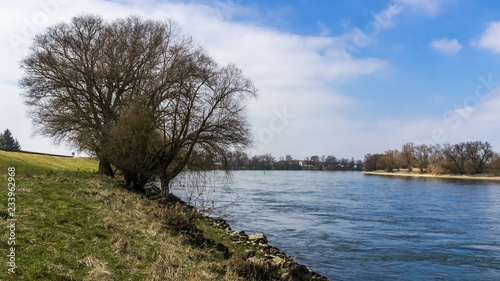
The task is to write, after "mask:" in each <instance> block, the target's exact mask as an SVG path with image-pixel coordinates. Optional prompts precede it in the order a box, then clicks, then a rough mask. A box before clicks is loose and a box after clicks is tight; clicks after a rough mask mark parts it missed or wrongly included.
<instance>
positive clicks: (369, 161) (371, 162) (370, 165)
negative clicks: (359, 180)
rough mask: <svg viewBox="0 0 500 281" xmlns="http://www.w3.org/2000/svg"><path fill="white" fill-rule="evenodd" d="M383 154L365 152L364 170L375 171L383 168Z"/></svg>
mask: <svg viewBox="0 0 500 281" xmlns="http://www.w3.org/2000/svg"><path fill="white" fill-rule="evenodd" d="M383 157H384V155H383V154H380V153H376V154H370V153H368V154H366V155H365V160H364V165H363V166H364V167H363V168H364V170H365V171H376V170H384V169H385V166H383V165H382V162H383V161H382V160H383Z"/></svg>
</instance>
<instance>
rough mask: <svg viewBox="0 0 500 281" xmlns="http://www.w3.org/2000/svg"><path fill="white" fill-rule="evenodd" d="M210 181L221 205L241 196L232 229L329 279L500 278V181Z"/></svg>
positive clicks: (255, 176) (299, 176)
mask: <svg viewBox="0 0 500 281" xmlns="http://www.w3.org/2000/svg"><path fill="white" fill-rule="evenodd" d="M212 187H213V188H214V189H215V190H216V193H215V194H214V195H216V197H217V200H218V202H219V203H218V204H224V203H227V202H231V200H233V199H234V196H235V195H236V194H238V196H239V200H238V201H237V202H236V203H235V204H234V205H233V206H232V207H231V208H230V209H229V210H228V212H229V213H230V215H229V216H228V217H226V221H227V222H228V223H229V224H230V225H231V227H232V228H233V230H237V231H239V230H244V231H245V232H246V233H247V234H252V233H260V232H263V233H264V234H265V235H266V236H267V237H268V239H269V244H270V245H274V246H277V247H278V248H280V250H281V251H284V252H285V253H286V254H287V255H288V256H295V255H298V257H297V258H296V260H297V261H298V262H300V263H302V264H305V265H307V266H308V267H310V268H311V269H313V270H314V271H316V272H318V273H320V274H322V275H324V276H326V277H328V278H329V279H331V280H500V182H489V181H471V180H443V179H430V178H415V177H411V178H410V177H408V178H406V177H384V176H373V175H365V174H363V173H360V172H327V171H266V172H265V173H264V172H263V171H236V172H233V174H232V181H231V182H230V183H229V184H228V185H227V184H226V185H225V187H223V186H222V185H219V186H218V185H217V184H216V183H212V186H211V187H210V188H212ZM174 194H176V195H179V196H180V197H185V196H186V194H185V191H184V190H182V189H179V188H174Z"/></svg>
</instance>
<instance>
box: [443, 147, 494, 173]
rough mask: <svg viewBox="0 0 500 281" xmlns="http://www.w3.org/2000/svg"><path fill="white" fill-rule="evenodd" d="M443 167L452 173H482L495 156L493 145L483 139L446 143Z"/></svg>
mask: <svg viewBox="0 0 500 281" xmlns="http://www.w3.org/2000/svg"><path fill="white" fill-rule="evenodd" d="M443 156H444V162H443V168H444V169H445V170H447V171H448V172H450V173H452V174H462V175H464V174H471V175H472V174H478V173H482V172H483V171H484V169H485V167H486V164H488V162H489V161H490V160H491V159H492V158H493V156H494V152H493V150H492V147H491V145H490V144H489V143H488V142H486V143H483V142H481V141H475V142H461V143H457V144H454V145H450V144H446V145H445V146H444V149H443Z"/></svg>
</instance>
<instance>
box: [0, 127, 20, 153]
mask: <svg viewBox="0 0 500 281" xmlns="http://www.w3.org/2000/svg"><path fill="white" fill-rule="evenodd" d="M0 148H4V149H9V150H21V145H19V142H18V141H17V139H14V137H12V133H11V132H10V131H9V129H6V130H5V131H4V132H3V133H2V134H0Z"/></svg>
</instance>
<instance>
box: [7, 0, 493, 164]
mask: <svg viewBox="0 0 500 281" xmlns="http://www.w3.org/2000/svg"><path fill="white" fill-rule="evenodd" d="M13 2H15V3H13ZM89 12H91V13H96V14H99V15H101V16H103V17H105V18H107V19H113V18H116V17H125V16H127V15H131V14H136V15H141V16H143V17H144V18H154V19H165V18H167V17H169V18H172V19H174V20H176V21H177V22H178V23H179V24H180V25H181V26H182V27H183V30H184V31H185V32H187V33H189V34H190V35H192V36H193V38H194V39H195V40H196V41H198V42H199V43H200V45H203V46H204V47H205V48H206V49H207V51H208V52H209V53H210V54H211V55H212V56H213V57H214V58H215V59H216V60H217V61H219V62H220V63H222V64H225V63H236V64H237V65H238V66H239V67H240V68H241V69H243V71H244V73H245V74H246V75H247V76H248V77H250V78H251V79H252V80H253V81H254V83H255V86H256V87H257V88H258V89H259V97H258V98H257V99H255V100H252V101H250V102H249V105H248V113H249V118H250V120H251V122H252V125H253V135H254V139H255V146H254V147H253V149H251V150H249V153H251V154H263V153H272V154H273V155H275V156H277V157H279V156H284V155H285V154H291V155H292V156H293V157H295V158H304V157H306V156H311V155H322V154H327V155H329V154H331V155H335V156H337V157H345V158H350V157H351V156H354V157H355V158H358V159H360V158H362V157H363V156H364V155H365V154H366V153H377V152H383V151H385V150H387V149H393V148H400V147H401V145H402V144H404V143H406V142H415V143H429V144H434V143H447V142H450V143H453V142H458V141H467V140H483V141H489V142H490V143H491V144H492V145H493V147H494V148H495V149H496V150H497V151H500V123H499V122H498V120H499V119H500V110H498V109H499V108H500V90H497V87H499V86H500V67H499V65H500V1H459V0H391V1H382V0H379V1H352V0H350V1H347V0H346V1H326V0H321V1H306V0H298V1H214V0H209V1H201V0H199V1H197V0H193V1H165V0H162V1H152V0H150V1H133V0H130V1H129V0H122V1H105V0H89V1H68V0H41V1H38V2H37V5H33V4H32V2H31V1H10V2H9V3H8V4H4V5H3V6H2V7H0V13H1V14H2V18H1V19H0V21H2V23H1V27H0V32H1V34H2V36H3V40H2V41H1V43H0V51H1V52H0V56H2V62H3V64H2V68H1V69H0V73H1V77H0V89H1V91H0V95H1V102H0V129H2V130H3V129H4V128H9V129H11V131H12V132H13V134H14V136H16V137H17V138H18V139H19V141H20V143H21V145H22V146H23V149H25V150H32V151H45V152H54V153H63V154H69V153H70V152H71V151H73V150H74V149H72V148H70V147H67V146H64V145H62V146H55V145H54V144H52V143H51V141H50V140H48V139H44V138H40V137H33V136H32V133H33V128H32V127H31V123H30V121H29V119H28V118H27V117H26V108H25V107H24V105H23V104H22V99H21V98H20V96H19V94H20V93H21V90H20V89H18V88H17V81H18V80H19V78H20V77H21V75H22V73H21V71H20V70H19V67H18V62H19V61H20V60H21V59H22V57H23V56H25V55H26V54H27V49H28V45H29V42H30V40H31V38H32V36H33V35H34V34H35V33H39V32H43V30H44V28H46V27H47V26H50V25H53V24H55V23H58V22H61V21H68V20H69V19H70V18H71V17H72V16H75V15H79V14H82V13H89ZM496 81H498V82H496Z"/></svg>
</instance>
